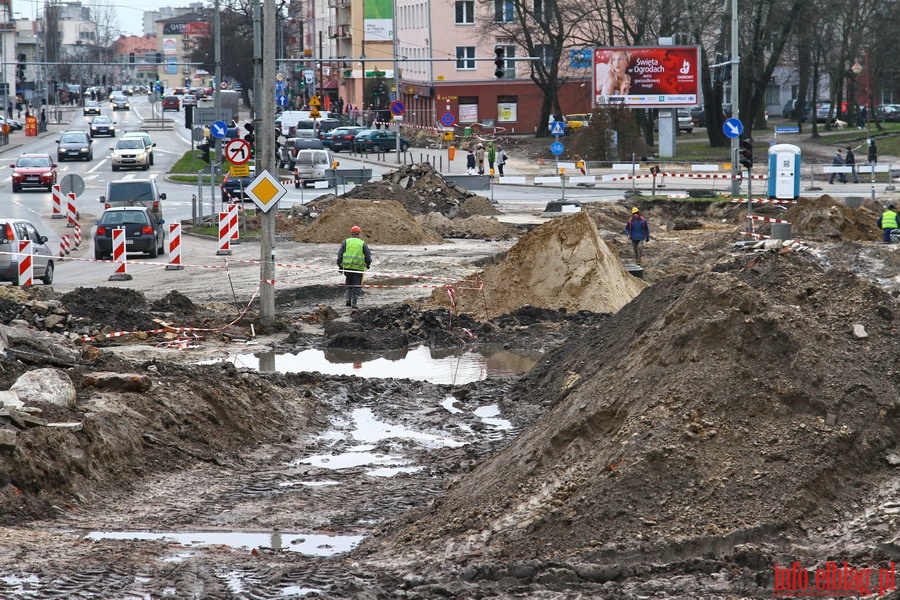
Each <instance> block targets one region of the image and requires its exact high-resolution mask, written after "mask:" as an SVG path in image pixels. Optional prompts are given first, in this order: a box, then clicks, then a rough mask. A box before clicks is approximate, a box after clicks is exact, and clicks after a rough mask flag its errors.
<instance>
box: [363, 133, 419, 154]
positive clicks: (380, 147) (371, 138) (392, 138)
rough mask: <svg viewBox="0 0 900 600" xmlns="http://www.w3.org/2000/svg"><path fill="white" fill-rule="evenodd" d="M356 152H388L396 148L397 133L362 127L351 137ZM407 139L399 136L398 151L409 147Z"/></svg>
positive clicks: (404, 150) (403, 150)
mask: <svg viewBox="0 0 900 600" xmlns="http://www.w3.org/2000/svg"><path fill="white" fill-rule="evenodd" d="M353 144H354V146H355V147H356V150H357V151H358V152H390V151H391V150H395V149H396V148H397V134H396V133H395V132H393V131H388V130H385V129H363V130H362V131H360V132H359V133H358V134H356V137H355V138H354V139H353ZM409 145H410V142H409V140H408V139H406V138H404V137H401V138H400V152H406V151H407V149H409Z"/></svg>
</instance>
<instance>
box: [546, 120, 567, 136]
mask: <svg viewBox="0 0 900 600" xmlns="http://www.w3.org/2000/svg"><path fill="white" fill-rule="evenodd" d="M565 134H566V125H565V123H563V122H562V121H553V122H552V123H550V135H565Z"/></svg>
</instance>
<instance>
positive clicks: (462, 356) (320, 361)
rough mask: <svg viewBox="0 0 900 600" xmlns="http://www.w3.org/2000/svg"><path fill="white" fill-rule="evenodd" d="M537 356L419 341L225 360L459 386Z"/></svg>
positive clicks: (516, 369)
mask: <svg viewBox="0 0 900 600" xmlns="http://www.w3.org/2000/svg"><path fill="white" fill-rule="evenodd" d="M540 358H541V355H540V354H534V355H531V356H527V355H523V354H515V353H513V352H509V351H507V350H504V349H502V348H492V347H477V348H466V349H454V350H445V351H433V350H431V349H429V348H428V346H418V347H416V348H412V349H403V350H395V351H392V352H389V353H378V354H373V353H370V352H366V353H363V352H356V351H351V350H333V349H329V350H304V351H302V352H298V353H296V354H291V353H287V354H282V353H276V352H264V353H259V354H251V353H246V354H235V355H233V356H229V357H228V358H226V359H224V360H227V361H229V362H231V363H233V364H234V365H235V366H237V367H241V368H247V369H254V370H257V371H270V372H279V373H299V372H311V371H318V372H320V373H324V374H326V375H356V376H358V377H366V378H390V377H393V378H402V379H415V380H417V381H428V382H430V383H436V384H453V385H463V384H466V383H471V382H473V381H481V380H482V379H487V378H489V377H490V378H497V377H510V376H515V375H520V374H522V373H525V372H527V371H528V370H530V369H531V368H532V367H533V366H534V365H536V364H537V362H538V360H540ZM209 362H220V361H209ZM209 362H208V363H205V364H209Z"/></svg>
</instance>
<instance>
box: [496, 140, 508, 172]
mask: <svg viewBox="0 0 900 600" xmlns="http://www.w3.org/2000/svg"><path fill="white" fill-rule="evenodd" d="M507 158H508V157H507V156H506V151H505V150H504V149H503V147H502V146H497V172H498V173H500V176H501V177H503V166H504V165H505V164H506V160H507Z"/></svg>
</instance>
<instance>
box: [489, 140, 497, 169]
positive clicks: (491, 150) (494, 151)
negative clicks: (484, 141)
mask: <svg viewBox="0 0 900 600" xmlns="http://www.w3.org/2000/svg"><path fill="white" fill-rule="evenodd" d="M487 161H488V173H490V174H491V175H493V174H494V163H495V162H496V161H497V149H496V148H495V147H494V142H488V147H487Z"/></svg>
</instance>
